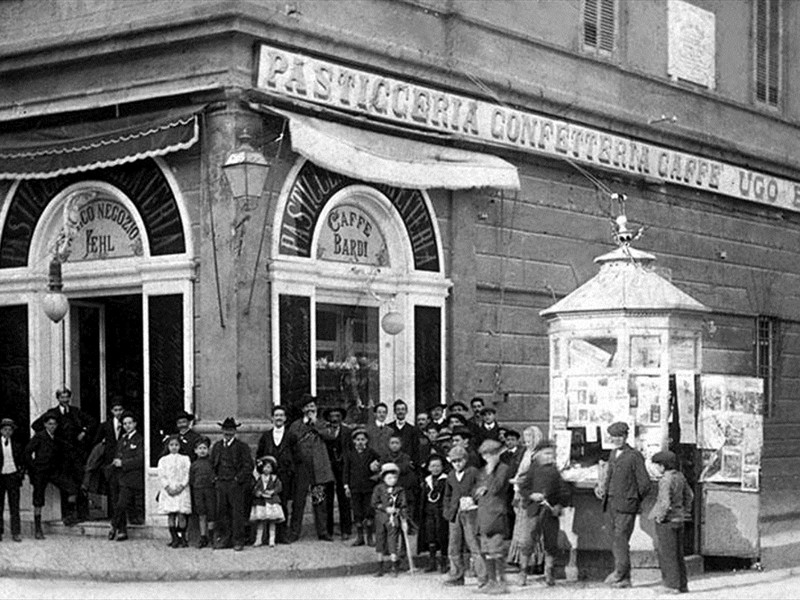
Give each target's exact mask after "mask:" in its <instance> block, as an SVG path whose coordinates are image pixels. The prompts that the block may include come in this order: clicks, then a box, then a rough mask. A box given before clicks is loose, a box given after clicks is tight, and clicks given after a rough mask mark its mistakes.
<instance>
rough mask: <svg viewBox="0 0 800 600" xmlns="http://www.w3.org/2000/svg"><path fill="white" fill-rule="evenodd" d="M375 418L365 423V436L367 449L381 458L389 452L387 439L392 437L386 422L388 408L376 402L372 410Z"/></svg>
mask: <svg viewBox="0 0 800 600" xmlns="http://www.w3.org/2000/svg"><path fill="white" fill-rule="evenodd" d="M372 410H373V412H374V413H375V418H374V419H373V420H371V421H369V422H368V423H367V435H368V436H369V447H370V448H372V449H373V450H374V451H375V452H377V453H378V455H379V456H383V455H384V454H386V453H387V452H388V451H389V438H390V437H391V436H392V429H391V428H390V427H389V422H388V421H387V420H386V417H387V415H388V414H389V407H388V406H386V405H385V404H384V403H383V402H378V404H376V405H375V408H373V409H372Z"/></svg>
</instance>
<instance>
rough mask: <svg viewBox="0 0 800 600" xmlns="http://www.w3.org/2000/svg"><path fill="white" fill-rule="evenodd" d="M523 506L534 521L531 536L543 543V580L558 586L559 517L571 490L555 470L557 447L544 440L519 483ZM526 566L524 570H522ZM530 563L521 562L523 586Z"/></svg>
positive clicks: (535, 450) (550, 584)
mask: <svg viewBox="0 0 800 600" xmlns="http://www.w3.org/2000/svg"><path fill="white" fill-rule="evenodd" d="M519 493H520V496H521V498H522V507H523V508H524V509H525V512H526V514H527V515H528V517H530V518H532V519H534V525H533V530H532V537H533V539H535V540H538V539H539V536H541V537H542V538H543V541H544V553H545V554H544V581H545V583H546V584H547V585H548V586H553V585H555V583H556V580H555V575H554V574H553V567H554V566H555V557H556V554H557V553H558V530H559V521H558V517H559V516H560V515H561V511H562V509H563V507H564V506H566V505H567V504H568V503H569V488H568V487H567V485H566V483H565V482H564V480H563V479H562V478H561V473H559V471H558V469H557V468H556V449H555V444H554V443H553V442H552V441H550V440H542V441H540V442H539V443H538V444H536V446H535V447H534V449H533V460H531V466H530V467H529V468H528V472H527V474H526V475H525V477H524V478H523V479H522V482H521V483H520V484H519ZM523 560H524V561H525V563H524V564H523V562H522V561H523ZM523 567H525V568H523ZM526 568H527V560H525V559H521V561H520V572H519V578H520V581H519V583H520V585H523V586H524V585H525V583H526V581H525V579H526V577H525V576H526V573H525V571H526Z"/></svg>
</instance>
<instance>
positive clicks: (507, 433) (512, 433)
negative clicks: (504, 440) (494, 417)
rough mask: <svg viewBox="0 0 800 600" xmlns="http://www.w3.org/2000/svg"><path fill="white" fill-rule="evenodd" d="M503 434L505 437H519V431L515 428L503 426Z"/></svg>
mask: <svg viewBox="0 0 800 600" xmlns="http://www.w3.org/2000/svg"><path fill="white" fill-rule="evenodd" d="M503 435H504V436H506V437H513V438H516V439H519V438H520V435H519V431H517V430H516V429H508V428H504V429H503Z"/></svg>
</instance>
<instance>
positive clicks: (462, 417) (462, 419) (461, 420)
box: [447, 415, 467, 427]
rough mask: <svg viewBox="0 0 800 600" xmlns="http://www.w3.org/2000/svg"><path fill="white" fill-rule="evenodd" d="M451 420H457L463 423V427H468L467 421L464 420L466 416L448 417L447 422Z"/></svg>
mask: <svg viewBox="0 0 800 600" xmlns="http://www.w3.org/2000/svg"><path fill="white" fill-rule="evenodd" d="M450 419H456V420H457V421H458V422H459V423H461V426H462V427H466V426H467V419H466V418H464V415H450V416H449V417H447V420H448V421H449V420H450Z"/></svg>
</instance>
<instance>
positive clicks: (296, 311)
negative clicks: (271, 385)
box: [278, 294, 311, 420]
mask: <svg viewBox="0 0 800 600" xmlns="http://www.w3.org/2000/svg"><path fill="white" fill-rule="evenodd" d="M278 314H279V327H280V373H281V375H280V376H281V389H280V393H281V401H280V403H281V405H283V406H285V407H286V409H287V410H288V411H289V418H290V419H291V420H294V419H296V418H299V417H300V416H302V413H301V411H300V408H299V406H298V404H299V401H300V398H301V396H302V395H303V394H308V393H311V370H310V367H309V366H310V364H311V298H308V297H305V296H287V295H283V294H281V296H280V300H279V307H278Z"/></svg>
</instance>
